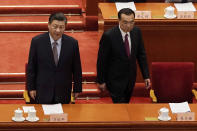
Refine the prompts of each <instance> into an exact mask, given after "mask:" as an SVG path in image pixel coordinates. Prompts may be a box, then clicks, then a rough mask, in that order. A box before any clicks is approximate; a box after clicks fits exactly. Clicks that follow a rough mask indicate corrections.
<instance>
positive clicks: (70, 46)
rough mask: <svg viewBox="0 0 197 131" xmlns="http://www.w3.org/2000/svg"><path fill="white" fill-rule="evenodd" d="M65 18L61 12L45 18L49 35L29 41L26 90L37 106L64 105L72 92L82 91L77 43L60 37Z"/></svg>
mask: <svg viewBox="0 0 197 131" xmlns="http://www.w3.org/2000/svg"><path fill="white" fill-rule="evenodd" d="M66 22H67V19H66V17H65V16H64V14H63V13H55V14H52V15H51V16H50V17H49V22H48V29H49V32H47V33H44V34H41V35H38V36H36V37H34V38H33V39H32V41H31V47H30V53H29V61H28V66H27V88H28V91H29V94H30V97H31V98H32V99H34V100H35V101H36V103H39V104H56V103H62V104H67V103H69V102H70V99H71V91H72V81H74V85H73V92H74V96H75V97H77V96H78V93H79V92H81V91H82V84H81V82H82V70H81V61H80V54H79V47H78V42H77V40H75V39H74V38H72V37H70V36H67V35H65V34H64V31H65V26H66Z"/></svg>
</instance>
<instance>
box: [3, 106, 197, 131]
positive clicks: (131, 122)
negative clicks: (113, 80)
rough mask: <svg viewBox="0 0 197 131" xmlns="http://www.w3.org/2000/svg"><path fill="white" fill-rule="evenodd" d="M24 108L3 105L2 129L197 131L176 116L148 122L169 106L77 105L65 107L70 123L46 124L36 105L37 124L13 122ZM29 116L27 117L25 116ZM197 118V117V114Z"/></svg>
mask: <svg viewBox="0 0 197 131" xmlns="http://www.w3.org/2000/svg"><path fill="white" fill-rule="evenodd" d="M22 106H23V105H9V104H2V105H0V109H1V112H0V115H1V117H0V130H9V131H11V130H30V131H35V130H41V129H42V130H47V131H51V130H54V129H55V130H58V131H59V130H64V131H65V130H69V131H92V130H96V131H105V130H106V131H112V130H113V131H114V130H115V131H132V130H135V131H136V130H138V131H150V130H151V131H152V130H162V131H171V130H172V131H175V130H184V131H187V130H188V131H191V130H197V122H196V121H194V122H178V121H176V120H175V115H174V114H171V113H170V116H171V117H172V120H171V121H167V122H165V121H145V120H144V118H145V117H157V116H158V113H157V112H158V110H159V109H160V108H161V107H168V108H169V105H168V104H102V105H99V104H91V105H90V104H75V105H71V104H70V105H63V110H64V112H65V113H68V122H66V123H50V122H44V121H43V118H48V116H44V114H43V111H42V107H41V105H34V106H35V108H36V110H37V116H38V117H39V118H40V121H38V122H27V121H25V122H13V121H12V120H11V117H12V116H13V114H14V113H13V112H14V110H15V109H17V108H18V107H20V108H22ZM190 107H191V111H193V112H195V111H197V105H196V104H191V105H190ZM26 115H27V114H25V116H26ZM196 115H197V114H196Z"/></svg>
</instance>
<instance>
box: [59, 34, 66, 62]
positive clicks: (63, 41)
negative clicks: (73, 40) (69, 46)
mask: <svg viewBox="0 0 197 131" xmlns="http://www.w3.org/2000/svg"><path fill="white" fill-rule="evenodd" d="M65 41H66V40H65V37H64V36H63V35H62V45H61V50H60V56H59V60H58V66H60V65H61V62H62V59H63V56H64V53H65V52H64V51H65V48H66V43H65Z"/></svg>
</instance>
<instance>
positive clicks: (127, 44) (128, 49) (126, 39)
mask: <svg viewBox="0 0 197 131" xmlns="http://www.w3.org/2000/svg"><path fill="white" fill-rule="evenodd" d="M124 46H125V50H126V53H127V56H128V57H129V56H130V48H129V40H128V34H126V35H125V41H124Z"/></svg>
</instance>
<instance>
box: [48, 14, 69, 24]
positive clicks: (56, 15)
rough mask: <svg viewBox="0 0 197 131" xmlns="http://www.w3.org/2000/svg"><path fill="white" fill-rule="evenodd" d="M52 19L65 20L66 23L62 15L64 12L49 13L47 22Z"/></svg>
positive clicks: (50, 21) (65, 19)
mask: <svg viewBox="0 0 197 131" xmlns="http://www.w3.org/2000/svg"><path fill="white" fill-rule="evenodd" d="M53 20H58V21H65V23H67V18H66V16H64V13H62V12H58V13H54V14H51V15H50V17H49V23H50V24H51V23H52V22H53Z"/></svg>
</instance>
